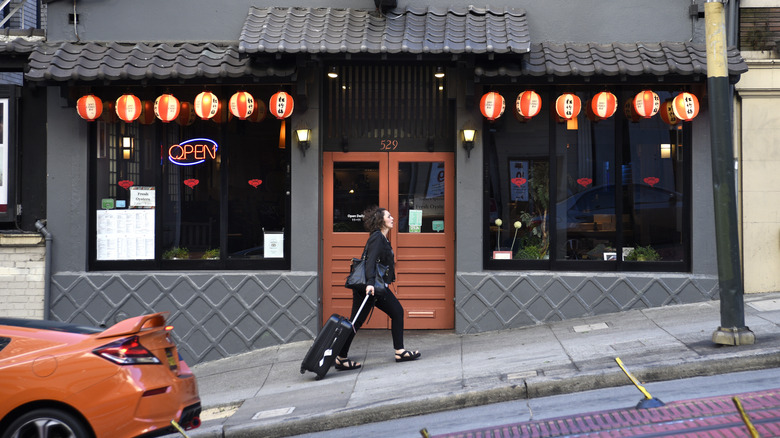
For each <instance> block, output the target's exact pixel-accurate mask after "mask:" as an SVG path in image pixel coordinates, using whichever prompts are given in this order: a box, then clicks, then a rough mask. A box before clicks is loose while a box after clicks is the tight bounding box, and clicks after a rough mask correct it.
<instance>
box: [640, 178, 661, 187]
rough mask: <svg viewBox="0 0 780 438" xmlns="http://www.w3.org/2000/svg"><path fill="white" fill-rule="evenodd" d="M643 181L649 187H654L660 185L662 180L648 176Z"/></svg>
mask: <svg viewBox="0 0 780 438" xmlns="http://www.w3.org/2000/svg"><path fill="white" fill-rule="evenodd" d="M643 181H644V182H645V184H647V185H649V186H650V187H653V186H654V185H656V184H658V183H659V182H660V181H661V180H660V179H658V178H656V177H654V176H648V177H647V178H645V179H644V180H643Z"/></svg>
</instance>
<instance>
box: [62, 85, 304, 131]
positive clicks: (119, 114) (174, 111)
mask: <svg viewBox="0 0 780 438" xmlns="http://www.w3.org/2000/svg"><path fill="white" fill-rule="evenodd" d="M293 106H294V102H293V98H292V96H290V95H289V94H288V93H285V92H284V91H279V92H277V93H275V94H274V95H273V96H271V99H270V101H269V107H270V108H271V111H270V112H271V114H273V115H274V117H276V118H277V119H280V120H284V119H286V118H287V117H290V115H292V113H293ZM76 112H77V113H78V115H79V116H81V118H82V119H84V120H87V121H90V122H92V121H95V120H97V119H98V118H101V117H102V118H103V120H104V121H106V122H108V123H113V122H116V121H117V120H123V121H125V122H127V123H131V122H134V121H136V120H138V122H139V123H141V124H144V125H149V124H152V123H154V122H155V120H157V119H159V120H161V121H162V122H163V123H170V122H172V121H176V122H177V123H178V124H180V125H182V126H189V125H191V124H193V123H194V122H195V120H196V117H200V119H201V120H213V121H215V122H217V123H221V122H225V121H227V120H228V117H237V118H238V119H240V120H249V121H250V122H261V121H263V120H264V119H265V117H266V114H267V113H268V110H267V108H266V106H265V103H264V102H263V101H262V100H255V98H254V97H253V96H252V95H251V94H249V93H248V92H246V91H238V92H236V93H234V94H233V95H232V96H231V97H230V100H228V102H227V104H224V103H223V102H221V101H220V100H219V98H217V96H216V95H215V94H214V93H212V92H210V91H203V92H201V93H199V94H198V95H197V96H195V100H194V102H192V103H190V102H179V99H177V98H176V97H174V96H173V95H172V94H169V93H165V94H162V95H161V96H159V97H158V98H157V99H155V100H154V102H152V101H143V102H142V101H141V100H140V99H139V98H138V97H136V96H134V95H132V94H123V95H122V96H119V98H118V99H117V100H116V102H111V101H106V102H103V101H101V100H100V98H98V97H97V96H95V95H93V94H87V95H84V96H82V97H80V98H79V99H78V100H77V101H76ZM228 112H229V115H228Z"/></svg>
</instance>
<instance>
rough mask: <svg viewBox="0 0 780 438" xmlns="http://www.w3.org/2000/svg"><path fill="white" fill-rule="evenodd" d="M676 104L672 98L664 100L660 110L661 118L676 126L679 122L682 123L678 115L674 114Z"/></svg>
mask: <svg viewBox="0 0 780 438" xmlns="http://www.w3.org/2000/svg"><path fill="white" fill-rule="evenodd" d="M673 106H674V102H673V101H672V99H667V100H666V101H664V103H662V104H661V109H659V110H658V112H659V113H660V115H661V120H663V121H664V123H666V124H667V125H670V126H674V125H676V124H678V123H680V119H678V118H677V116H676V115H674V109H672V107H673Z"/></svg>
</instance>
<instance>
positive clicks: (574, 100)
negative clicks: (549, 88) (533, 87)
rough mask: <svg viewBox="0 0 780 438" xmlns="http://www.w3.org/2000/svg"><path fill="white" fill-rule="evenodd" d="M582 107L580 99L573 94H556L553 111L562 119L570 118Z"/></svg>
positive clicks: (578, 113) (575, 116)
mask: <svg viewBox="0 0 780 438" xmlns="http://www.w3.org/2000/svg"><path fill="white" fill-rule="evenodd" d="M581 109H582V100H580V98H579V97H577V95H575V94H571V93H566V94H561V95H560V96H558V99H556V100H555V112H556V113H557V114H558V117H560V118H562V119H563V120H571V119H575V118H577V116H578V115H580V110H581Z"/></svg>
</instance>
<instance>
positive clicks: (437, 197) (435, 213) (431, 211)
mask: <svg viewBox="0 0 780 438" xmlns="http://www.w3.org/2000/svg"><path fill="white" fill-rule="evenodd" d="M444 227H445V224H444V162H435V163H428V162H422V163H399V165H398V224H397V228H398V232H400V233H435V232H442V231H444Z"/></svg>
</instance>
